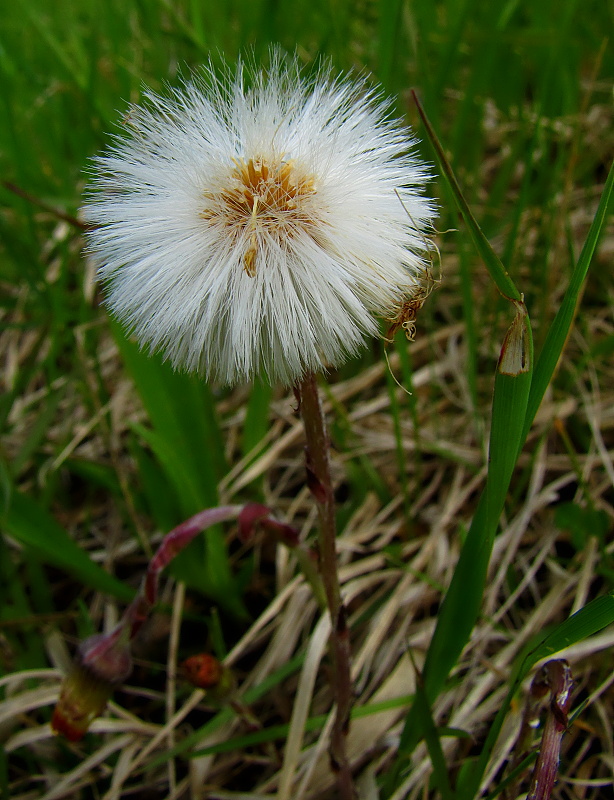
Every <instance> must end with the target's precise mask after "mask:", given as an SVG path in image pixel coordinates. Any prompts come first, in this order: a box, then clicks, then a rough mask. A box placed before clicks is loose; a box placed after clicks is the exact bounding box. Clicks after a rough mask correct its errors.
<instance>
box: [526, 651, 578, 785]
mask: <svg viewBox="0 0 614 800" xmlns="http://www.w3.org/2000/svg"><path fill="white" fill-rule="evenodd" d="M539 680H541V682H542V683H543V684H545V685H547V687H548V688H549V689H550V706H549V708H548V713H547V715H546V722H545V724H544V733H543V735H542V741H541V746H540V748H539V756H538V757H537V763H536V764H535V769H534V770H533V775H532V777H531V786H530V787H529V793H528V795H527V800H549V798H550V796H551V794H552V789H553V788H554V782H555V780H556V776H557V773H558V769H559V757H560V751H561V739H562V738H563V734H564V733H565V730H566V728H567V722H568V720H567V712H568V711H569V707H570V705H571V692H572V689H573V678H572V675H571V669H570V668H569V664H568V663H567V661H565V660H564V659H556V660H554V661H548V662H547V663H546V664H544V666H543V667H542V674H541V676H540V678H539Z"/></svg>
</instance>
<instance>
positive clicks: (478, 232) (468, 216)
mask: <svg viewBox="0 0 614 800" xmlns="http://www.w3.org/2000/svg"><path fill="white" fill-rule="evenodd" d="M412 95H413V98H414V102H415V103H416V106H417V108H418V112H419V114H420V117H421V119H422V122H423V124H424V127H425V128H426V132H427V135H428V138H429V141H430V143H431V145H432V146H433V149H434V150H435V155H436V156H437V162H438V164H439V167H440V169H441V171H442V173H443V175H444V176H445V179H446V181H447V183H448V186H449V188H450V190H451V192H452V194H453V196H454V199H455V201H456V205H457V206H458V210H459V211H460V213H461V215H462V217H463V219H464V221H465V224H466V225H467V227H468V229H469V233H470V234H471V238H472V239H473V243H474V244H475V247H476V249H477V251H478V253H479V254H480V256H481V257H482V259H483V261H484V264H485V265H486V269H487V270H488V272H489V273H490V276H491V278H492V279H493V281H494V282H495V284H496V286H497V288H498V289H499V291H500V292H501V294H502V295H503V296H504V297H507V298H508V300H516V301H521V299H522V295H521V294H520V292H519V291H518V289H517V288H516V286H515V284H514V282H513V281H512V279H511V278H510V276H509V274H508V272H507V270H506V269H505V267H504V266H503V264H502V263H501V260H500V258H499V256H498V255H497V254H496V253H495V251H494V250H493V249H492V247H491V245H490V242H489V241H488V239H487V238H486V236H485V235H484V233H483V232H482V229H481V228H480V226H479V225H478V223H477V221H476V219H475V217H474V216H473V214H472V212H471V209H470V208H469V205H468V204H467V201H466V200H465V198H464V196H463V193H462V191H461V188H460V186H459V184H458V181H457V180H456V176H455V174H454V171H453V170H452V166H451V165H450V162H449V161H448V158H447V157H446V154H445V151H444V149H443V146H442V144H441V142H440V141H439V139H438V137H437V134H436V133H435V130H434V129H433V126H432V125H431V123H430V121H429V118H428V117H427V115H426V112H425V111H424V109H423V108H422V104H421V103H420V100H419V99H418V96H417V94H416V93H415V92H414V91H412Z"/></svg>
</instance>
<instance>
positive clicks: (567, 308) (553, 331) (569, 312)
mask: <svg viewBox="0 0 614 800" xmlns="http://www.w3.org/2000/svg"><path fill="white" fill-rule="evenodd" d="M613 186H614V163H612V166H611V167H610V171H609V173H608V177H607V180H606V183H605V187H604V189H603V194H602V195H601V200H600V201H599V206H598V207H597V213H596V214H595V217H594V219H593V222H592V224H591V227H590V230H589V232H588V235H587V237H586V241H585V242H584V247H583V248H582V252H581V254H580V258H579V259H578V263H577V264H576V267H575V269H574V271H573V273H572V276H571V280H570V282H569V286H568V287H567V291H566V292H565V296H564V297H563V302H562V303H561V307H560V308H559V310H558V312H557V314H556V316H555V318H554V320H553V322H552V324H551V326H550V329H549V330H548V334H547V336H546V340H545V342H544V346H543V348H542V350H541V353H540V355H539V358H538V360H537V364H536V366H535V375H534V378H533V385H532V386H531V393H530V395H529V401H528V403H527V415H526V420H525V425H524V436H523V441H524V439H526V437H527V434H528V433H529V430H530V428H531V425H532V424H533V420H534V419H535V415H536V414H537V409H538V408H539V406H540V403H541V401H542V399H543V396H544V393H545V391H546V388H547V387H548V384H549V383H550V380H551V378H552V375H553V374H554V370H555V369H556V365H557V363H558V360H559V358H560V355H561V353H562V351H563V348H564V346H565V342H566V341H567V336H568V334H569V331H570V328H571V325H572V323H573V319H574V316H575V313H576V307H577V304H578V297H579V296H580V290H581V289H582V285H583V283H584V280H585V278H586V274H587V272H588V269H589V266H590V263H591V260H592V258H593V254H594V252H595V248H596V247H597V242H598V240H599V235H600V233H601V230H602V228H603V225H604V222H605V220H606V217H607V215H608V211H609V208H610V204H611V200H612V187H613Z"/></svg>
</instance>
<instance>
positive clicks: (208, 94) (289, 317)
mask: <svg viewBox="0 0 614 800" xmlns="http://www.w3.org/2000/svg"><path fill="white" fill-rule="evenodd" d="M124 128H125V130H124V132H123V133H122V134H121V135H120V136H119V137H117V139H116V141H115V143H114V146H113V148H112V149H111V150H110V151H109V152H108V153H107V154H106V155H103V156H101V157H99V158H98V159H97V160H96V162H95V176H94V180H93V186H92V190H91V192H90V194H89V196H88V198H87V201H86V203H85V207H84V214H85V219H86V220H87V222H89V223H90V224H91V226H92V227H91V229H90V232H89V233H88V244H89V251H90V253H91V254H92V256H93V257H94V258H95V260H96V262H97V263H98V265H99V266H98V273H99V277H100V278H101V280H102V281H103V282H104V284H105V287H106V295H107V302H108V305H109V306H110V308H111V310H112V312H113V313H114V314H115V315H116V316H117V317H118V318H119V319H120V320H121V321H123V322H124V323H125V324H126V325H127V327H128V328H129V329H130V330H131V331H132V332H133V333H134V335H135V336H136V338H137V340H138V341H139V343H140V344H141V345H142V346H146V347H148V348H149V349H150V350H151V351H161V352H162V353H164V355H165V356H166V357H167V358H168V359H169V360H170V361H171V362H172V364H173V365H174V366H175V367H177V368H181V369H186V370H189V371H194V372H198V373H199V374H201V375H203V376H205V377H206V378H208V379H211V380H218V381H221V382H223V383H228V384H232V383H236V382H237V381H240V380H249V379H252V378H253V377H255V376H256V375H262V376H264V377H266V378H267V379H268V380H269V381H271V382H277V381H280V382H283V383H285V384H292V383H294V382H296V381H297V380H299V379H300V378H301V377H302V376H303V375H304V374H305V373H307V372H312V371H317V370H321V369H326V368H327V367H329V366H338V365H339V364H341V363H342V362H343V361H344V360H345V359H346V358H347V357H348V356H349V355H351V354H352V353H354V352H355V351H356V350H357V349H358V348H359V347H360V346H361V344H362V343H363V341H364V337H365V336H367V335H373V334H376V333H377V331H378V322H377V319H376V318H377V317H378V316H383V317H387V318H392V317H394V316H395V313H396V310H398V309H399V308H401V307H402V305H403V303H404V302H406V301H407V298H408V297H411V296H412V294H413V293H414V292H415V291H416V290H417V289H418V287H419V285H420V280H421V277H422V276H423V274H424V271H425V269H426V261H425V258H426V256H427V253H426V252H425V251H426V250H427V248H428V243H427V239H426V238H425V233H424V232H425V231H427V230H428V229H429V228H430V226H431V225H432V221H433V218H434V215H435V210H434V207H433V205H432V204H431V203H430V202H429V201H428V200H427V199H426V198H425V197H424V196H423V194H422V192H423V188H424V184H425V183H426V181H427V180H428V177H429V176H428V170H427V169H425V167H424V166H423V165H422V164H421V163H420V162H419V161H418V160H417V159H416V158H415V157H414V156H412V155H411V153H410V151H411V148H412V146H413V144H414V142H413V139H412V136H411V134H410V133H409V132H408V131H407V129H405V128H404V127H403V126H402V124H400V123H399V122H398V121H395V120H394V119H392V118H391V116H390V107H389V104H387V103H386V102H384V101H383V100H382V97H381V95H380V94H378V93H377V92H376V91H374V90H372V89H371V88H369V86H368V85H367V84H366V82H365V81H363V80H357V79H355V78H352V77H349V76H344V77H341V78H337V79H335V78H333V77H332V75H331V71H330V69H329V68H322V69H320V70H319V71H318V72H317V73H316V74H315V76H312V77H310V78H309V77H306V76H304V75H303V73H302V72H301V69H300V67H299V65H298V63H297V62H296V60H294V59H286V58H284V57H283V56H281V55H280V54H279V53H274V54H273V57H272V64H271V67H270V68H269V70H268V71H266V72H264V71H263V72H258V71H257V70H255V69H251V68H250V67H246V66H245V65H242V64H239V66H238V67H237V69H236V71H235V72H233V73H231V72H230V71H228V72H227V73H226V74H225V75H224V76H222V77H221V78H219V77H218V76H217V75H216V73H215V72H214V70H213V68H212V67H209V68H207V69H205V70H204V71H203V72H202V74H201V75H199V76H197V77H193V78H192V79H191V80H190V81H189V82H187V83H185V84H184V85H183V86H182V87H181V88H180V89H176V90H174V91H171V92H170V93H169V95H168V96H166V97H163V96H158V95H155V94H152V93H149V94H147V95H146V100H145V104H144V105H142V106H133V107H131V109H130V111H129V113H128V115H127V117H126V118H125V120H124Z"/></svg>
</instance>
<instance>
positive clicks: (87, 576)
mask: <svg viewBox="0 0 614 800" xmlns="http://www.w3.org/2000/svg"><path fill="white" fill-rule="evenodd" d="M3 526H4V528H5V530H6V531H7V533H8V534H9V535H10V536H13V537H14V538H15V539H17V540H18V541H19V542H21V543H22V544H24V545H26V546H27V547H32V548H33V549H34V550H36V552H37V553H38V554H39V555H41V556H42V557H43V558H44V559H45V561H46V562H48V563H50V564H55V565H56V566H58V567H61V568H62V569H64V570H66V571H67V572H70V573H71V574H73V575H75V576H76V577H77V578H78V579H79V580H80V581H82V582H83V583H84V584H85V585H86V586H89V587H90V588H91V589H96V590H97V591H99V592H105V593H106V594H111V595H113V596H114V597H117V598H118V599H119V600H123V601H125V602H129V601H130V600H132V598H133V595H134V592H133V591H132V589H130V588H129V587H128V586H125V585H124V584H123V583H120V581H118V580H116V579H115V578H114V577H113V576H112V575H109V573H108V572H105V571H104V570H103V569H102V568H101V567H99V566H98V564H96V563H95V562H94V561H92V560H91V558H90V557H89V556H88V555H87V553H86V552H85V551H84V550H82V549H81V548H80V547H79V546H78V545H77V544H75V542H74V541H73V540H72V539H71V538H70V536H69V535H68V533H67V532H66V531H65V530H64V528H62V526H61V525H59V524H58V523H57V522H56V520H55V519H54V518H53V517H52V515H51V514H49V513H48V512H47V511H45V509H44V508H42V506H40V505H38V503H37V502H36V501H35V500H34V499H33V498H31V497H26V496H25V495H24V494H22V493H21V492H13V494H12V495H11V500H10V505H9V507H8V509H7V512H6V515H5V517H4V520H3Z"/></svg>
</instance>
